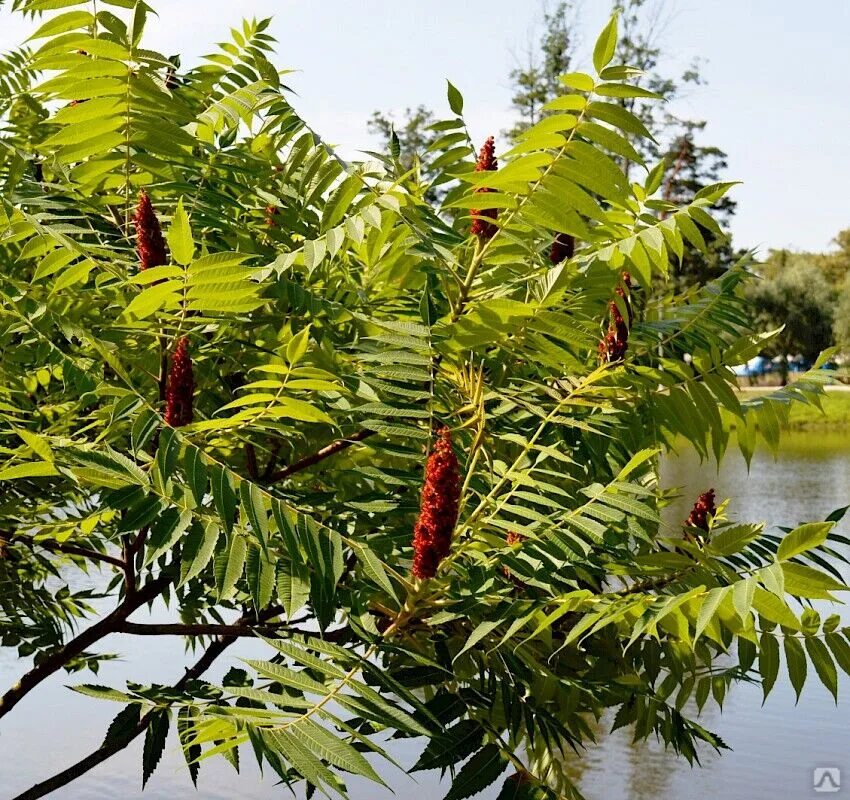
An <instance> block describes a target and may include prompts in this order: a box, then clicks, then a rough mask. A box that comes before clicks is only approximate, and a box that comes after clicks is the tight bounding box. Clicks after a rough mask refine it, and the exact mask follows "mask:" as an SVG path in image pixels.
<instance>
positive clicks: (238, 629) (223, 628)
mask: <svg viewBox="0 0 850 800" xmlns="http://www.w3.org/2000/svg"><path fill="white" fill-rule="evenodd" d="M282 627H286V628H288V627H289V626H288V625H287V624H286V623H281V624H280V625H251V624H249V623H243V624H240V623H234V624H232V625H225V624H219V623H216V622H211V623H203V622H201V623H189V624H183V623H179V622H175V623H171V622H167V623H141V622H125V623H123V624H122V625H120V626H119V627H118V628H116V629H115V632H116V633H129V634H132V635H133V636H237V637H239V636H256V635H257V634H258V633H274V632H275V631H277V630H279V629H280V628H282Z"/></svg>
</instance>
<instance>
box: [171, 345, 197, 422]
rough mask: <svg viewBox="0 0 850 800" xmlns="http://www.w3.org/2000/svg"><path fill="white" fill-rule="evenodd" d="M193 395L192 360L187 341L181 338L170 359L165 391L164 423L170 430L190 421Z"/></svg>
mask: <svg viewBox="0 0 850 800" xmlns="http://www.w3.org/2000/svg"><path fill="white" fill-rule="evenodd" d="M194 393H195V378H194V375H193V373H192V358H191V356H190V355H189V340H188V338H187V337H185V336H183V337H182V338H181V339H180V340H179V341H178V342H177V347H176V348H175V350H174V355H173V356H172V357H171V369H170V370H169V371H168V384H167V385H166V389H165V421H166V423H167V424H168V425H170V426H171V427H172V428H180V427H182V426H183V425H188V424H189V423H190V422H191V421H192V417H193V411H192V396H193V395H194Z"/></svg>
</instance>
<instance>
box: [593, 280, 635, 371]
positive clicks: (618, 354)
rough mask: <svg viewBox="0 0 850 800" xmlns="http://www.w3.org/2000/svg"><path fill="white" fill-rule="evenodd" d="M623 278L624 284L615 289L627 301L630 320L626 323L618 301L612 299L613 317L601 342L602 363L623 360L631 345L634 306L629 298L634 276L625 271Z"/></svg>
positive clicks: (610, 312) (609, 309)
mask: <svg viewBox="0 0 850 800" xmlns="http://www.w3.org/2000/svg"><path fill="white" fill-rule="evenodd" d="M622 280H623V285H622V286H618V287H617V289H616V290H615V291H616V293H617V294H618V295H619V296H620V297H622V298H623V300H624V302H625V305H626V309H627V312H628V316H629V322H628V324H626V321H625V320H624V319H623V315H622V313H621V312H620V309H619V307H618V306H617V303H616V302H615V301H613V300H612V301H611V302H610V303H609V304H608V313H609V315H610V318H611V319H610V322H609V323H608V332H607V333H606V334H605V337H604V338H603V339H602V341H601V342H599V363H600V364H606V363H612V362H615V361H622V360H623V358H625V356H626V350H628V347H629V325H631V323H632V306H631V300H630V298H629V290H630V289H631V287H632V276H631V275H629V273H628V272H624V273H623V275H622Z"/></svg>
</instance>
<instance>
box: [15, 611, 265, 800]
mask: <svg viewBox="0 0 850 800" xmlns="http://www.w3.org/2000/svg"><path fill="white" fill-rule="evenodd" d="M279 613H280V609H279V608H269V609H266V610H265V611H264V612H262V613H260V614H259V615H258V616H259V618H260V620H261V621H266V620H269V619H271V618H272V617H274V616H277V615H278V614H279ZM255 619H256V617H255V615H254V614H244V615H243V616H242V617H240V618H239V620H237V623H236V624H237V626H241V625H244V624H247V623H249V622H250V621H251V620H255ZM237 638H238V637H237V636H230V635H229V636H222V637H219V638H218V639H216V640H215V641H214V642H212V643H211V644H210V646H209V647H207V649H206V650H205V651H204V653H203V655H202V656H201V657H200V658H199V659H198V660H197V661H196V662H195V664H194V666H192V667H190V668H189V669H187V670H186V673H185V675H183V677H182V678H181V679H180V680H179V681H177V683H175V684H174V685H173V686H172V687H171V690H172V691H174V692H179V691H182V690H183V689H184V688H185V687H186V685H187V684H188V683H189V681H192V680H195V679H196V678H199V677H200V676H201V675H202V674H203V673H204V672H206V670H207V669H208V668H209V667H210V666H211V665H212V663H213V662H214V661H215V660H216V659H217V658H218V657H219V656H220V655H221V654H222V653H223V652H224V651H225V650H226V649H227V648H228V647H230V645H232V644H233V643H234V642H235V641H236V640H237ZM158 710H159V709H155V710H152V711H149V712H148V713H147V714H145V715H143V716H142V717H141V719H139V721H138V722H137V723H136V725H135V727H134V728H133V729H132V730H131V731H130V732H129V733H128V734H127V735H126V736H123V737H122V738H121V739H117V740H114V741H112V742H104V743H103V744H102V745H101V746H100V747H98V749H97V750H95V751H94V752H92V753H89V755H87V756H86V757H85V758H83V759H81V760H80V761H78V762H77V763H76V764H72V765H71V766H70V767H68V768H67V769H64V770H62V772H58V773H56V775H54V776H53V777H52V778H48V779H47V780H46V781H43V782H41V783H37V784H36V785H35V786H33V787H32V788H30V789H27V791H25V792H23V793H22V794H19V795H18V796H17V797H15V798H13V800H38V798H41V797H44V796H45V795H48V794H50V793H51V792H55V791H56V790H57V789H61V788H62V787H63V786H67V785H68V784H69V783H71V781H74V780H76V779H77V778H79V777H80V776H81V775H84V774H85V773H86V772H88V771H89V770H91V769H93V768H94V767H96V766H97V765H98V764H102V763H103V762H104V761H106V760H107V759H109V758H111V757H112V756H114V755H115V754H116V753H120V752H121V751H122V750H123V749H124V748H126V747H127V746H128V745H129V744H130V743H131V742H132V741H133V740H135V739H137V738H138V737H139V736H141V735H142V734H143V733H144V732H145V731H146V730H147V728H148V726H149V725H150V724H151V722H152V721H153V717H154V714H155V713H156V711H158Z"/></svg>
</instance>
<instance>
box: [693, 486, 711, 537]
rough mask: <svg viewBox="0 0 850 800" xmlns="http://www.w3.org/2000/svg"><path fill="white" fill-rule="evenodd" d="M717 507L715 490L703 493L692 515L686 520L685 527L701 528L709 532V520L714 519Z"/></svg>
mask: <svg viewBox="0 0 850 800" xmlns="http://www.w3.org/2000/svg"><path fill="white" fill-rule="evenodd" d="M716 511H717V507H716V506H715V504H714V489H709V490H708V491H707V492H703V493H702V494H701V495H700V496H699V499H698V500H697V501H696V503H694V507H693V508H692V509H691V513H690V514H689V515H688V518H687V519H686V520H685V525H686V526H687V527H689V528H699V529H700V530H703V531H707V530H708V518H709V517H713V516H714V514H715V512H716Z"/></svg>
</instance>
